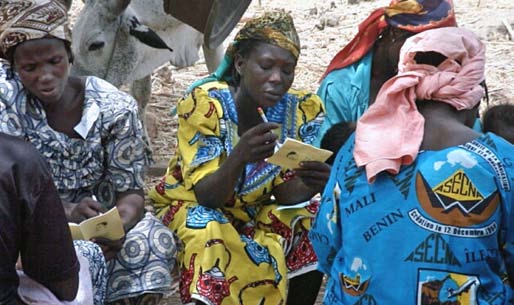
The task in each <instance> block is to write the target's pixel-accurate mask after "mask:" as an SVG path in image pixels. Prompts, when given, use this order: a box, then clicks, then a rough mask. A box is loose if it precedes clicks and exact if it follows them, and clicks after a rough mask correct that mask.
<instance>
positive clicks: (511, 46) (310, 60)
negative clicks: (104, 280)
mask: <svg viewBox="0 0 514 305" xmlns="http://www.w3.org/2000/svg"><path fill="white" fill-rule="evenodd" d="M134 1H137V0H134ZM347 1H348V0H335V1H329V0H254V1H253V2H252V4H251V5H250V7H249V9H248V10H247V12H246V13H245V15H244V16H243V18H242V22H241V23H239V24H238V26H237V27H236V29H234V31H233V32H232V34H231V35H230V36H229V38H228V39H231V38H232V37H233V36H234V35H235V33H236V31H237V30H238V29H239V28H240V27H241V25H242V24H243V22H244V21H245V20H248V19H249V18H252V17H253V16H257V15H260V14H261V13H262V12H263V11H266V10H271V9H273V8H284V9H286V10H288V11H290V12H291V14H292V15H293V18H294V20H295V24H296V27H297V29H298V33H299V36H300V39H301V42H302V50H301V52H302V54H301V56H300V59H299V63H298V66H297V68H296V79H295V82H294V84H293V87H296V88H304V89H309V90H312V91H314V92H315V91H316V90H317V87H318V80H319V77H320V76H321V75H322V73H323V71H324V69H325V68H326V65H327V64H328V63H329V61H330V60H331V58H332V57H333V56H334V55H335V54H336V53H337V52H338V51H339V50H340V49H341V48H342V47H343V46H344V45H345V44H346V43H347V42H348V41H349V40H350V39H351V38H352V37H353V35H354V34H355V33H356V32H357V26H358V24H359V22H360V21H362V20H363V19H364V18H365V17H367V15H368V14H369V13H370V12H371V11H372V10H373V9H374V8H377V7H379V6H386V5H387V4H388V3H389V0H375V1H362V0H361V1H360V3H358V4H348V3H347ZM454 2H455V5H456V9H455V10H456V15H457V21H458V23H459V26H461V27H466V28H469V29H471V30H473V31H475V32H476V33H477V34H478V35H479V36H480V37H481V38H482V39H483V41H484V42H485V44H486V46H487V70H486V80H487V84H488V88H489V95H490V103H493V104H496V103H514V86H513V85H512V84H513V81H514V65H513V60H512V58H513V54H514V37H512V36H511V35H514V34H513V33H510V34H509V31H508V29H507V26H506V25H510V27H511V28H512V27H514V2H513V1H511V0H454ZM81 6H82V2H81V1H75V3H74V4H73V7H72V9H71V15H72V20H73V17H74V16H76V14H78V13H79V11H80V7H81ZM206 75H207V68H206V66H205V64H204V62H203V61H199V62H198V63H197V64H196V65H194V66H192V67H189V68H183V69H176V68H174V67H172V66H170V65H164V66H162V67H160V68H159V69H157V70H156V71H155V72H154V74H153V81H152V99H151V102H150V104H149V105H148V107H147V113H148V115H149V116H150V117H152V118H153V120H154V121H155V125H154V127H155V128H154V130H153V131H152V132H151V135H152V137H151V142H152V147H153V150H154V159H155V161H156V162H157V163H160V164H163V163H165V162H167V160H168V159H169V158H170V156H171V155H172V154H173V152H174V148H175V144H176V138H175V136H176V128H177V119H176V117H172V116H170V115H168V113H169V111H170V109H171V108H172V107H174V106H175V104H176V102H177V99H178V98H179V97H180V96H181V94H182V93H183V92H184V90H185V89H186V88H187V86H188V85H189V84H190V83H191V82H193V81H194V80H196V79H198V78H201V77H204V76H206ZM508 84H510V85H508ZM157 179H158V177H156V176H148V177H147V179H146V181H147V182H148V187H151V186H153V185H154V184H155V181H156V180H157ZM322 296H323V291H322V292H321V293H320V296H319V298H318V302H317V303H316V304H321V299H322ZM162 304H180V301H179V300H178V298H176V297H172V298H169V299H167V300H165V301H163V302H162Z"/></svg>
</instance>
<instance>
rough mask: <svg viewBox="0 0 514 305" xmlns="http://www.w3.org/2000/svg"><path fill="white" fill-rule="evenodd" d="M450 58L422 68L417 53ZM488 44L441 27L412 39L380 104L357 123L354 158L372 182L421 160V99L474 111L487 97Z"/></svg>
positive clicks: (380, 96)
mask: <svg viewBox="0 0 514 305" xmlns="http://www.w3.org/2000/svg"><path fill="white" fill-rule="evenodd" d="M430 51H432V52H437V53H440V54H442V55H444V56H446V57H447V59H446V60H445V61H443V62H442V63H441V64H440V65H439V66H438V67H434V66H432V65H426V64H417V63H416V62H415V61H414V56H415V55H416V53H417V52H430ZM484 66H485V46H484V44H483V43H482V42H481V41H480V40H479V38H478V37H477V36H476V35H475V34H474V33H473V32H471V31H470V30H467V29H464V28H456V27H446V28H438V29H433V30H428V31H424V32H421V33H419V34H416V35H415V36H412V37H410V38H409V39H407V41H406V42H405V44H404V45H403V47H402V49H401V51H400V60H399V63H398V75H397V76H395V77H393V78H391V79H389V80H388V81H387V82H386V83H385V84H384V85H383V86H382V88H381V89H380V91H379V93H378V95H377V98H376V100H375V103H374V104H372V105H371V106H370V108H369V109H368V110H367V112H366V113H364V115H363V116H362V117H361V118H360V120H359V121H358V122H357V130H356V135H355V149H354V153H353V155H354V158H355V161H356V163H357V165H358V166H365V169H366V175H367V178H368V182H370V183H371V182H373V181H374V179H375V176H376V175H377V174H378V173H380V172H382V171H388V172H390V173H392V174H397V173H398V171H399V169H400V166H401V165H404V164H405V165H409V164H411V163H412V162H414V160H415V159H416V156H417V154H418V152H419V147H420V145H421V142H422V140H423V132H424V122H425V120H424V118H423V116H422V115H421V114H420V113H419V112H418V110H417V107H416V100H430V101H439V102H443V103H447V104H450V105H452V106H453V107H454V108H456V109H457V110H462V109H471V108H473V107H474V106H476V105H477V103H478V102H479V101H480V99H481V98H482V97H483V95H484V90H483V88H482V87H481V86H480V83H481V82H482V81H483V80H484Z"/></svg>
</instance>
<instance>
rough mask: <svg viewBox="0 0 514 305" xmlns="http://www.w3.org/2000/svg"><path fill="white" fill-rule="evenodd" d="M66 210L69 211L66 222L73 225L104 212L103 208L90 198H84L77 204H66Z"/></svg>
mask: <svg viewBox="0 0 514 305" xmlns="http://www.w3.org/2000/svg"><path fill="white" fill-rule="evenodd" d="M66 208H67V209H69V210H70V211H69V217H68V218H69V219H68V220H69V221H72V222H75V223H80V222H81V221H83V220H86V219H89V218H91V217H94V216H96V215H98V214H100V213H104V212H106V210H105V209H104V208H103V206H102V205H101V204H100V203H99V202H98V201H96V200H94V199H93V198H91V197H85V198H84V199H82V200H81V201H80V202H79V203H67V204H65V209H66Z"/></svg>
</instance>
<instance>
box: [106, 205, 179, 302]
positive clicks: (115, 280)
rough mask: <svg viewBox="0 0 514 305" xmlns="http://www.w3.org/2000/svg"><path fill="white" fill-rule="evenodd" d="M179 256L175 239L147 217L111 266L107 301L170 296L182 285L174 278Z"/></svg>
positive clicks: (137, 227) (147, 214) (109, 262)
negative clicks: (177, 285)
mask: <svg viewBox="0 0 514 305" xmlns="http://www.w3.org/2000/svg"><path fill="white" fill-rule="evenodd" d="M176 255H177V246H176V242H175V237H174V235H173V234H172V233H171V231H170V230H169V229H168V228H167V227H165V226H164V225H162V223H161V222H160V221H159V220H158V219H157V218H155V217H154V216H153V215H151V214H150V213H146V215H145V217H144V218H143V220H141V221H140V222H138V223H137V225H136V226H135V227H133V228H132V229H131V230H130V231H129V232H128V233H127V235H126V240H125V243H124V244H123V248H122V249H121V251H120V252H118V255H117V256H116V257H115V258H114V259H112V260H110V261H108V262H107V274H108V284H107V301H108V302H112V301H115V300H119V299H124V298H130V297H135V296H139V295H141V294H143V293H160V294H163V295H168V294H170V292H171V291H172V287H173V285H174V284H175V285H176V284H178V278H174V277H172V271H173V269H174V267H175V265H176V261H175V258H176ZM175 271H176V270H175ZM173 275H176V274H173Z"/></svg>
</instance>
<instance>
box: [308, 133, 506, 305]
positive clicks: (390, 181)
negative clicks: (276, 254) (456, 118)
mask: <svg viewBox="0 0 514 305" xmlns="http://www.w3.org/2000/svg"><path fill="white" fill-rule="evenodd" d="M353 143H354V139H353V137H352V138H350V139H349V140H348V141H347V143H346V144H345V146H343V148H341V150H340V151H339V154H338V156H337V158H336V161H335V163H334V166H333V169H332V173H331V177H330V179H329V181H328V183H327V186H326V188H325V190H324V193H323V196H322V202H321V205H320V210H319V212H318V214H317V217H316V219H315V222H314V225H313V228H312V229H311V231H310V235H309V237H310V239H311V241H312V244H313V245H314V249H315V251H316V254H317V255H318V259H319V267H320V270H322V271H323V272H324V273H326V274H327V275H328V276H329V280H328V284H327V289H326V292H325V299H324V304H326V305H328V304H330V305H337V304H381V305H393V304H394V305H398V304H416V305H428V304H459V305H472V304H488V305H503V304H512V303H511V302H512V299H511V296H512V288H511V286H510V285H509V284H508V281H507V278H509V277H510V278H511V279H512V276H513V275H514V227H513V225H514V210H513V208H514V192H513V187H514V158H513V156H514V146H512V145H511V144H510V143H508V142H506V141H505V140H503V139H502V138H499V137H497V136H496V135H494V134H491V133H487V134H485V135H482V136H481V137H479V138H477V139H475V140H473V141H471V142H468V143H466V144H464V145H460V146H455V147H449V148H446V149H443V150H440V151H423V152H420V154H419V156H418V158H417V159H416V161H415V163H414V164H412V165H410V166H406V167H403V168H402V169H401V170H400V173H399V174H398V175H396V176H393V175H390V174H387V173H385V172H384V173H382V174H379V175H378V176H377V179H376V181H375V182H374V183H373V184H368V183H367V180H366V175H365V172H364V170H363V169H362V168H358V167H357V166H356V164H355V161H354V159H353V154H352V150H353Z"/></svg>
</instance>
